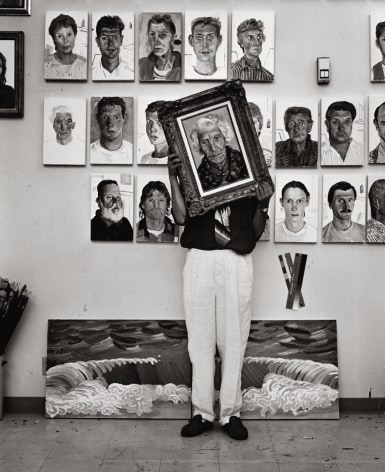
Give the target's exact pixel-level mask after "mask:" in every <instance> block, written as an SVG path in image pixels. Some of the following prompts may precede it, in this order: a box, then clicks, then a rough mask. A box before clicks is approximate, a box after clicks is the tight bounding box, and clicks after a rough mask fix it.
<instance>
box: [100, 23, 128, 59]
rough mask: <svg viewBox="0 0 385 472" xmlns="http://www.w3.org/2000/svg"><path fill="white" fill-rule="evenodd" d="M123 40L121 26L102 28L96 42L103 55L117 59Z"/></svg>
mask: <svg viewBox="0 0 385 472" xmlns="http://www.w3.org/2000/svg"><path fill="white" fill-rule="evenodd" d="M122 42H123V36H122V35H121V34H120V31H119V28H112V29H110V28H102V30H101V33H100V35H99V37H98V38H96V44H97V45H98V47H99V49H100V52H101V53H102V56H106V57H107V58H109V59H115V58H116V57H118V56H119V53H120V47H121V45H122Z"/></svg>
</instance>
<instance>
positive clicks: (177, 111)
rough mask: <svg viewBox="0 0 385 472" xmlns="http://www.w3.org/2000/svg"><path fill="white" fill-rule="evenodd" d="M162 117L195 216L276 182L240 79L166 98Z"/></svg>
mask: <svg viewBox="0 0 385 472" xmlns="http://www.w3.org/2000/svg"><path fill="white" fill-rule="evenodd" d="M158 116H159V119H160V121H161V123H162V126H163V129H164V131H165V133H166V137H167V141H168V143H169V146H170V148H171V149H172V150H173V151H174V152H175V153H176V154H178V155H179V156H180V157H181V159H182V167H181V170H180V181H181V185H182V187H183V190H184V195H185V200H186V206H187V209H188V212H189V214H190V216H195V215H198V214H203V213H205V212H206V211H208V210H210V209H213V208H215V207H217V206H219V205H223V204H225V203H228V202H230V201H233V200H238V199H241V198H244V197H249V196H252V195H255V193H256V188H257V186H258V183H259V182H260V181H261V180H269V181H270V182H271V177H270V175H269V171H268V168H267V166H266V162H265V158H264V156H263V151H262V148H261V145H260V143H259V140H258V136H257V133H256V131H255V127H254V124H253V121H252V117H251V113H250V110H249V107H248V105H247V99H246V95H245V90H244V88H243V86H242V83H241V81H240V80H238V81H230V82H226V83H225V84H223V85H220V86H218V87H214V88H212V89H209V90H206V91H204V92H200V93H197V94H195V95H191V96H188V97H185V98H182V99H180V100H177V101H172V102H166V103H165V104H163V105H162V106H161V107H160V108H159V112H158Z"/></svg>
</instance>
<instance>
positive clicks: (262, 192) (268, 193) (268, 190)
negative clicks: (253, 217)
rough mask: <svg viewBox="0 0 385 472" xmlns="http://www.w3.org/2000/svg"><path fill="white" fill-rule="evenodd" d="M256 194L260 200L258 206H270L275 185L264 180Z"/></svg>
mask: <svg viewBox="0 0 385 472" xmlns="http://www.w3.org/2000/svg"><path fill="white" fill-rule="evenodd" d="M255 194H256V197H257V200H258V207H259V208H268V207H269V202H270V198H271V197H272V196H273V194H274V185H273V184H272V183H270V182H267V181H265V180H263V181H262V182H260V183H259V185H258V187H257V188H256V191H255Z"/></svg>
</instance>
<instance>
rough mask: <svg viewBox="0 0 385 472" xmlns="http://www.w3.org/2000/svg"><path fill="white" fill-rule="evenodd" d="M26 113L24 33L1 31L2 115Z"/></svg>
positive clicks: (9, 115)
mask: <svg viewBox="0 0 385 472" xmlns="http://www.w3.org/2000/svg"><path fill="white" fill-rule="evenodd" d="M23 114H24V33H23V32H22V31H1V32H0V117H17V118H20V117H22V116H23Z"/></svg>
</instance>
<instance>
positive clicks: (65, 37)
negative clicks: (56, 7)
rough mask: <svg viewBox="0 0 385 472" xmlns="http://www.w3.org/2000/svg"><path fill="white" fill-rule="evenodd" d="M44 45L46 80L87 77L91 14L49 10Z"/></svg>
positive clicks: (46, 18) (83, 78)
mask: <svg viewBox="0 0 385 472" xmlns="http://www.w3.org/2000/svg"><path fill="white" fill-rule="evenodd" d="M44 47H45V49H44V78H45V79H46V80H87V47H88V13H87V12H85V11H73V12H72V11H70V12H62V11H48V12H47V13H46V16H45V45H44Z"/></svg>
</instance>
